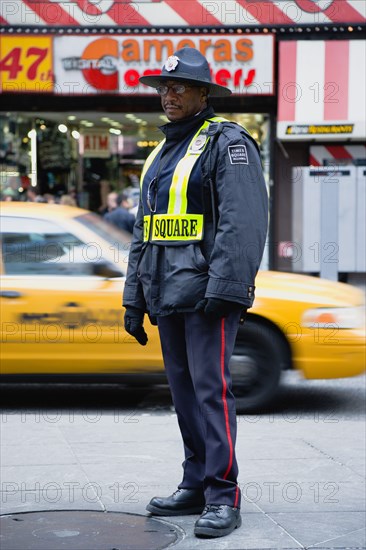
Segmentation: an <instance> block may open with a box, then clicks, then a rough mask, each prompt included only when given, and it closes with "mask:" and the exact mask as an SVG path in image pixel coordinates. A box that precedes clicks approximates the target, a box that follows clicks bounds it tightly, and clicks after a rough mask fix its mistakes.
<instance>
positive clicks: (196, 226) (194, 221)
mask: <svg viewBox="0 0 366 550" xmlns="http://www.w3.org/2000/svg"><path fill="white" fill-rule="evenodd" d="M225 121H226V119H225V118H222V117H212V118H210V119H209V120H206V121H205V122H204V123H203V124H202V126H201V127H200V128H199V130H198V131H197V132H196V134H195V135H194V136H193V138H192V139H191V141H190V144H189V145H188V148H187V151H186V153H185V155H184V157H182V158H181V159H180V161H179V162H178V164H177V166H176V167H175V170H174V174H173V177H172V183H171V185H170V188H169V201H168V209H167V213H166V214H152V215H147V216H144V241H146V240H148V239H149V236H150V240H151V241H200V240H202V237H203V214H187V204H188V198H187V191H188V182H189V178H190V175H191V173H192V170H193V168H194V165H195V164H196V162H197V160H198V158H199V157H200V155H201V153H202V152H203V151H204V150H205V148H206V145H207V143H208V140H209V139H210V136H209V135H208V133H207V129H208V127H209V125H210V122H225ZM164 143H165V140H163V141H162V142H161V143H159V145H158V146H157V147H156V148H155V149H154V150H153V151H152V153H150V155H149V156H148V158H147V160H146V162H145V165H144V169H143V171H142V174H141V180H140V181H141V186H142V185H143V180H144V177H145V174H146V172H147V170H148V169H149V168H150V166H151V165H152V163H153V162H154V159H155V158H156V156H157V155H158V153H159V151H160V150H161V148H162V147H163V145H164ZM151 223H152V228H151V235H150V224H151Z"/></svg>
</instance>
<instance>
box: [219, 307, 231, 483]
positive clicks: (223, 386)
mask: <svg viewBox="0 0 366 550" xmlns="http://www.w3.org/2000/svg"><path fill="white" fill-rule="evenodd" d="M220 365H221V380H222V396H221V397H222V403H223V406H224V415H225V427H226V436H227V441H228V444H229V452H230V454H229V464H228V467H227V469H226V472H225V473H224V476H223V478H224V479H226V478H227V476H228V475H229V473H230V470H231V467H232V465H233V442H232V439H231V433H230V424H229V411H228V407H227V400H226V390H227V384H226V380H225V318H224V317H223V318H222V319H221V357H220Z"/></svg>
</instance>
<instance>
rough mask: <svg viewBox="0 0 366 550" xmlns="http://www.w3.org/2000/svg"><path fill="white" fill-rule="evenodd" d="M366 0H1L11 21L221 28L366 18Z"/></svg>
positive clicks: (2, 13) (1, 13)
mask: <svg viewBox="0 0 366 550" xmlns="http://www.w3.org/2000/svg"><path fill="white" fill-rule="evenodd" d="M365 21H366V3H365V1H364V0H259V1H253V0H225V1H223V0H209V1H208V0H183V1H180V0H1V2H0V23H1V24H2V25H4V26H5V27H6V26H17V27H24V26H29V25H32V26H34V25H36V26H49V27H50V26H51V27H59V26H77V27H80V26H81V27H83V26H87V27H106V26H111V27H113V26H123V27H127V28H128V27H158V28H159V27H167V26H168V27H169V26H173V27H182V28H183V27H187V26H195V27H202V26H203V27H205V26H207V27H221V26H223V25H224V26H226V27H228V26H237V27H246V26H258V25H268V26H270V25H281V26H293V25H303V24H308V25H326V24H327V23H352V24H355V23H359V24H362V23H365Z"/></svg>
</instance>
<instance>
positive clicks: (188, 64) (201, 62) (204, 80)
mask: <svg viewBox="0 0 366 550" xmlns="http://www.w3.org/2000/svg"><path fill="white" fill-rule="evenodd" d="M139 80H140V82H142V84H146V86H151V87H152V88H156V86H159V84H161V83H162V82H164V81H167V80H177V81H184V82H189V83H192V84H194V85H196V86H206V88H208V91H209V94H210V95H211V96H215V97H226V96H229V95H231V90H230V89H229V88H225V86H220V85H219V84H214V83H213V82H212V79H211V72H210V67H209V64H208V61H207V59H206V58H205V57H204V56H203V55H202V54H201V52H199V51H198V50H196V49H195V48H182V49H181V50H177V51H176V52H175V53H174V54H173V55H171V56H170V57H168V59H167V60H166V62H165V63H164V66H163V68H162V70H161V74H158V75H150V76H142V77H141V78H140V79H139Z"/></svg>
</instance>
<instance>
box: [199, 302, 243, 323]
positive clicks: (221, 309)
mask: <svg viewBox="0 0 366 550" xmlns="http://www.w3.org/2000/svg"><path fill="white" fill-rule="evenodd" d="M195 309H196V311H199V310H202V309H203V312H204V314H205V315H206V316H207V317H208V318H209V319H212V320H216V319H222V317H227V316H228V315H229V313H232V312H239V311H241V310H242V309H243V306H242V305H241V304H238V303H236V302H229V301H228V300H220V299H219V298H205V299H204V300H201V301H200V302H198V304H197V305H196V308H195Z"/></svg>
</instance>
